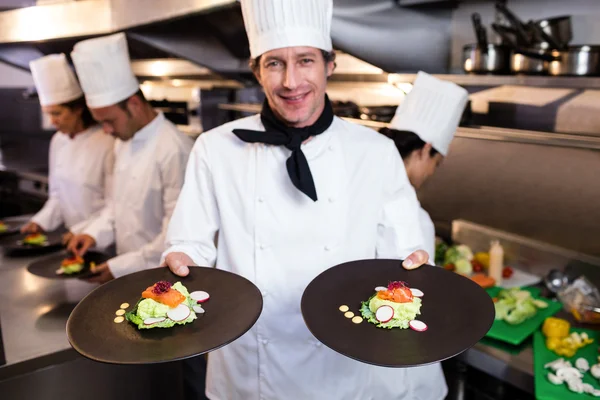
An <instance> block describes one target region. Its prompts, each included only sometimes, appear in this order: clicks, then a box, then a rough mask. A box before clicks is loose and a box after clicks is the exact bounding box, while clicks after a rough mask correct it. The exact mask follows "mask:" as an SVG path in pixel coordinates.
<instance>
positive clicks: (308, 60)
mask: <svg viewBox="0 0 600 400" xmlns="http://www.w3.org/2000/svg"><path fill="white" fill-rule="evenodd" d="M313 62H314V60H313V59H312V58H303V59H301V60H300V64H302V65H308V64H312V63H313Z"/></svg>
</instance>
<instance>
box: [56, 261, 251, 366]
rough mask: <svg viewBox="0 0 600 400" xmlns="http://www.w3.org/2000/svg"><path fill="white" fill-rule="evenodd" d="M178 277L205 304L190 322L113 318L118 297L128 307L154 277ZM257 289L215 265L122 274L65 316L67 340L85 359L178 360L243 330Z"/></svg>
mask: <svg viewBox="0 0 600 400" xmlns="http://www.w3.org/2000/svg"><path fill="white" fill-rule="evenodd" d="M161 280H165V281H169V282H171V283H175V282H177V281H181V283H182V284H183V285H184V286H185V287H187V289H188V290H189V291H190V293H191V292H193V291H196V290H204V291H206V292H208V293H209V294H210V299H209V300H208V301H207V302H206V303H203V304H202V307H203V308H204V309H205V310H206V312H205V313H204V314H198V319H197V320H194V321H193V322H192V323H190V324H186V325H176V326H174V327H172V328H154V329H145V330H138V328H137V327H136V326H135V325H133V324H132V323H130V322H128V321H127V320H125V322H122V323H120V324H117V323H115V322H114V321H113V320H114V318H115V317H116V315H115V312H116V311H117V310H118V309H119V307H120V305H121V304H122V303H129V308H128V309H127V311H130V310H131V309H132V307H134V306H135V304H136V303H137V301H138V300H139V299H140V297H141V294H142V292H143V291H144V290H145V289H146V288H147V287H148V286H152V285H153V284H154V283H156V282H158V281H161ZM262 306H263V301H262V295H261V294H260V291H259V290H258V288H257V287H256V286H255V285H254V284H253V283H252V282H250V281H249V280H247V279H245V278H243V277H241V276H239V275H236V274H233V273H230V272H226V271H221V270H218V269H215V268H204V267H192V268H190V274H189V275H188V276H187V277H185V278H182V277H177V276H175V275H174V274H173V273H172V272H171V271H169V269H168V268H155V269H150V270H145V271H140V272H136V273H134V274H130V275H126V276H123V277H121V278H119V279H115V280H112V281H110V282H108V283H105V284H104V285H102V286H100V287H98V288H97V289H95V290H94V291H93V292H91V293H90V294H89V295H87V296H86V297H85V298H84V299H83V300H81V302H80V303H79V304H78V305H77V307H75V309H74V310H73V312H72V313H71V315H70V317H69V320H68V321H67V336H68V338H69V342H70V343H71V346H73V348H74V349H75V350H77V351H78V352H79V353H80V354H81V355H83V356H84V357H87V358H89V359H92V360H95V361H100V362H105V363H111V364H155V363H161V362H168V361H175V360H182V359H185V358H189V357H193V356H197V355H200V354H204V353H207V352H209V351H212V350H216V349H218V348H219V347H222V346H224V345H226V344H228V343H230V342H233V341H234V340H235V339H237V338H239V337H240V336H242V335H243V334H244V333H246V332H247V331H248V330H249V329H250V328H252V326H253V325H254V323H255V322H256V321H257V320H258V317H259V316H260V313H261V311H262Z"/></svg>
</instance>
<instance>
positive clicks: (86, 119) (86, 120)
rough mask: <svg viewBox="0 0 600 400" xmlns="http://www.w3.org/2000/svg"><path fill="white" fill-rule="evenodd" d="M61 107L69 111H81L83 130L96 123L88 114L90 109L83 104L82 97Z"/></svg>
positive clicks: (83, 98) (90, 114)
mask: <svg viewBox="0 0 600 400" xmlns="http://www.w3.org/2000/svg"><path fill="white" fill-rule="evenodd" d="M61 105H62V106H63V107H67V108H68V109H70V110H76V109H80V108H81V109H82V112H81V119H82V121H83V127H84V129H87V128H89V127H90V126H92V125H94V124H96V121H95V120H94V117H92V113H91V112H90V109H89V108H88V106H87V104H86V102H85V97H84V96H81V97H78V98H76V99H75V100H71V101H68V102H66V103H63V104H61Z"/></svg>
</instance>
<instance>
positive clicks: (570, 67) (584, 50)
mask: <svg viewBox="0 0 600 400" xmlns="http://www.w3.org/2000/svg"><path fill="white" fill-rule="evenodd" d="M551 55H552V57H553V60H552V61H550V64H549V66H548V72H549V73H550V75H553V76H568V75H571V76H596V75H600V46H569V47H568V48H567V49H566V50H553V51H552V52H551Z"/></svg>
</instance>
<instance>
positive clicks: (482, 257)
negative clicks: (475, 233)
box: [473, 252, 490, 269]
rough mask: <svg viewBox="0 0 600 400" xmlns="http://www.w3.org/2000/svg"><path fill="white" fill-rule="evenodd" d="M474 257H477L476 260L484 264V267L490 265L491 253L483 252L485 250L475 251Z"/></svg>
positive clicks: (486, 267)
mask: <svg viewBox="0 0 600 400" xmlns="http://www.w3.org/2000/svg"><path fill="white" fill-rule="evenodd" d="M473 258H475V261H477V262H478V263H479V264H481V265H483V268H485V269H488V268H489V267H490V255H489V253H483V252H479V253H475V255H474V256H473Z"/></svg>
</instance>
